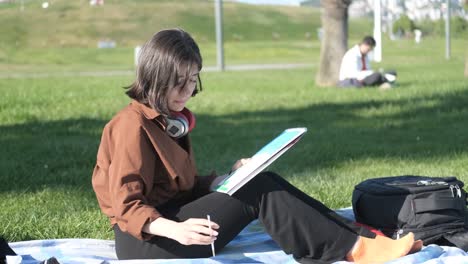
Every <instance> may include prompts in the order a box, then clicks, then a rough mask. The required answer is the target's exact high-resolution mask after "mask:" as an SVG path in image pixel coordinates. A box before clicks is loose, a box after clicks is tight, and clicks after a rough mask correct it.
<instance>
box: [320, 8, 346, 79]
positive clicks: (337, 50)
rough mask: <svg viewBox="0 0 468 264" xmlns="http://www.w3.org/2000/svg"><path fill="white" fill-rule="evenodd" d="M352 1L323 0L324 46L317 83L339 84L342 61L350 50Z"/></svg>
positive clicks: (321, 50)
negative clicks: (349, 32)
mask: <svg viewBox="0 0 468 264" xmlns="http://www.w3.org/2000/svg"><path fill="white" fill-rule="evenodd" d="M350 4H351V0H321V5H322V16H321V17H322V29H323V34H322V45H321V49H320V65H319V70H318V72H317V77H316V79H315V83H316V84H317V85H319V86H332V85H336V84H337V83H338V75H339V72H340V64H341V59H342V58H343V56H344V54H345V53H346V50H347V49H348V7H349V5H350Z"/></svg>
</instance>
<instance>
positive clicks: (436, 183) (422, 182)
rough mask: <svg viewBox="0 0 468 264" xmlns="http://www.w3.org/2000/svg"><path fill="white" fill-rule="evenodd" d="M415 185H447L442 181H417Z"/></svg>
mask: <svg viewBox="0 0 468 264" xmlns="http://www.w3.org/2000/svg"><path fill="white" fill-rule="evenodd" d="M416 185H424V186H432V185H448V183H447V182H444V181H433V180H421V181H418V182H417V183H416Z"/></svg>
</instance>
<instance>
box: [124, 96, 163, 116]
mask: <svg viewBox="0 0 468 264" xmlns="http://www.w3.org/2000/svg"><path fill="white" fill-rule="evenodd" d="M130 105H131V106H132V107H134V108H135V109H136V110H137V111H138V112H140V113H142V114H143V115H144V116H145V117H146V118H147V119H151V120H152V119H156V117H158V116H161V114H160V113H158V112H157V111H156V110H154V109H153V108H151V107H149V106H147V105H145V104H142V103H140V102H138V101H137V100H132V102H131V103H130Z"/></svg>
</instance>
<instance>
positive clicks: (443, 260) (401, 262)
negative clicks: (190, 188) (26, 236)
mask: <svg viewBox="0 0 468 264" xmlns="http://www.w3.org/2000/svg"><path fill="white" fill-rule="evenodd" d="M338 213H340V214H341V215H343V216H345V217H347V218H350V219H353V218H354V216H353V211H352V209H349V208H347V209H342V210H338ZM10 246H11V247H12V248H13V250H14V251H15V252H16V253H18V254H19V255H20V257H21V258H22V262H21V263H25V264H29V263H31V264H36V263H39V262H41V261H43V260H45V259H48V258H50V257H55V258H57V260H58V261H59V262H60V263H71V264H73V263H89V264H94V263H96V264H98V263H99V264H107V263H109V264H111V263H116V264H121V263H126V264H136V263H139V264H145V263H181V264H202V263H203V264H208V263H209V264H212V263H286V264H288V263H296V261H294V259H293V257H292V256H291V255H287V254H286V253H284V252H283V251H282V250H281V249H280V248H279V247H278V245H277V244H276V243H275V242H274V241H273V240H272V239H271V237H270V236H269V235H268V234H267V233H266V232H265V231H264V230H263V228H262V226H261V225H260V223H259V222H258V221H255V222H253V223H251V224H250V225H248V226H247V227H246V228H245V229H244V230H243V231H242V232H241V233H240V234H239V235H238V236H237V237H236V238H235V239H234V240H233V241H231V242H230V243H229V244H228V245H227V246H226V247H225V248H224V249H223V250H222V251H220V252H219V254H218V255H217V256H216V257H214V258H206V259H183V260H181V259H175V260H125V261H119V260H117V257H116V255H115V251H114V241H111V240H99V239H49V240H33V241H23V242H14V243H10ZM337 263H339V264H349V262H346V261H340V262H337ZM389 263H391V264H448V263H450V264H453V263H457V264H463V263H466V264H468V253H467V252H464V251H463V250H461V249H458V248H455V247H440V246H437V245H430V246H427V247H424V249H423V250H422V251H421V252H419V253H416V254H412V255H409V256H406V257H403V258H400V259H398V260H395V261H392V262H389Z"/></svg>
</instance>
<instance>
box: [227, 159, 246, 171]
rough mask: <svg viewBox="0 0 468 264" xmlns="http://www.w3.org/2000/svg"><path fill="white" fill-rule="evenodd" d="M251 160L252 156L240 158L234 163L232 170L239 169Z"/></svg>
mask: <svg viewBox="0 0 468 264" xmlns="http://www.w3.org/2000/svg"><path fill="white" fill-rule="evenodd" d="M250 160H251V158H245V159H240V160H238V161H236V163H234V165H233V166H232V169H231V171H235V170H237V169H239V168H240V167H242V166H244V165H245V164H247V163H249V162H250Z"/></svg>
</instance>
